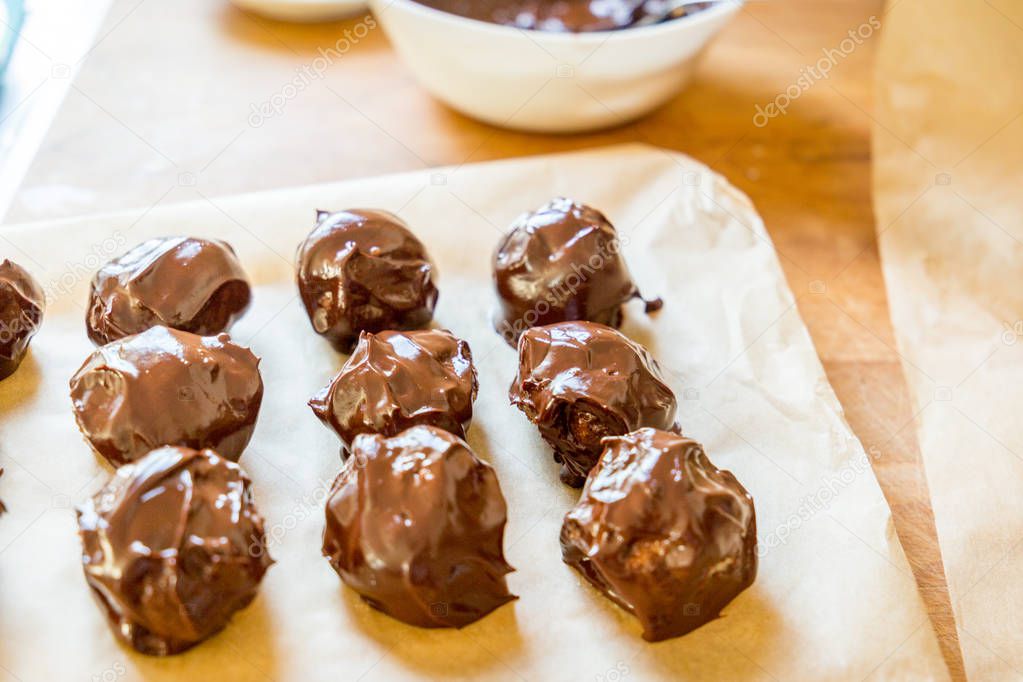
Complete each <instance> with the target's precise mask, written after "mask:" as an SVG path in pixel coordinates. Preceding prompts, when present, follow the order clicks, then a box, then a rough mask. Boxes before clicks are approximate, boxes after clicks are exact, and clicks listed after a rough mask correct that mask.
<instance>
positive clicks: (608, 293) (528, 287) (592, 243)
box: [493, 198, 661, 346]
mask: <svg viewBox="0 0 1023 682" xmlns="http://www.w3.org/2000/svg"><path fill="white" fill-rule="evenodd" d="M493 266H494V282H495V284H496V286H497V295H498V299H499V300H500V310H499V311H498V313H497V314H496V316H495V318H494V328H495V329H496V330H497V331H498V333H500V334H501V335H502V336H503V337H504V338H505V340H506V341H507V342H508V343H509V345H511V346H515V344H516V343H517V342H518V340H519V336H520V335H521V334H522V332H523V331H525V330H526V329H529V328H530V327H538V326H543V325H547V324H553V323H555V322H565V321H568V320H588V321H590V322H599V323H601V324H606V325H609V326H612V327H618V326H619V325H620V324H621V321H622V305H624V304H625V303H626V302H628V301H629V300H630V299H633V298H641V297H640V293H639V290H638V289H637V288H636V285H635V284H633V282H632V276H631V275H630V274H629V269H628V267H627V266H626V265H625V259H624V258H622V255H621V244H620V242H619V239H618V233H617V232H616V231H615V228H614V226H612V225H611V223H610V222H609V221H608V219H607V218H605V217H604V215H603V214H602V213H601V212H600V211H597V210H596V209H593V208H590V207H589V206H585V205H583V204H578V203H576V202H574V201H572V200H571V199H565V198H558V199H554V200H553V201H551V202H550V203H549V204H547V205H546V206H543V207H541V208H540V209H539V210H537V211H535V212H533V213H528V214H526V215H524V216H522V217H521V218H519V219H518V220H517V221H516V222H515V223H514V224H513V225H512V227H511V231H510V232H509V233H508V234H507V235H506V236H505V237H504V239H503V240H502V241H501V243H500V245H499V246H498V247H497V251H496V253H495V254H494V262H493ZM660 307H661V301H660V299H657V300H654V301H650V302H648V303H647V312H652V311H654V310H656V309H658V308H660Z"/></svg>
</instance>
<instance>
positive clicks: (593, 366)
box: [508, 322, 677, 488]
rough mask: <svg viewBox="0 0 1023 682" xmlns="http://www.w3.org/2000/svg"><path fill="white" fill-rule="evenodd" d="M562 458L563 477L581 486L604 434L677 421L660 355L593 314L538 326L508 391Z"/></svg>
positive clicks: (526, 337) (524, 342)
mask: <svg viewBox="0 0 1023 682" xmlns="http://www.w3.org/2000/svg"><path fill="white" fill-rule="evenodd" d="M508 397H509V399H510V400H511V403H512V404H513V405H515V407H517V408H519V409H520V410H522V411H523V412H524V413H525V414H526V416H527V417H529V420H530V421H531V422H533V423H535V424H536V425H537V427H538V428H539V429H540V435H541V436H542V437H543V439H544V440H545V441H547V442H548V443H549V444H550V446H551V447H552V448H554V460H555V461H557V462H561V464H562V467H561V480H562V481H563V482H564V483H566V484H568V485H570V486H572V487H574V488H579V487H581V486H582V484H583V481H584V480H585V479H586V475H587V474H588V473H589V471H590V469H591V468H592V467H593V465H594V464H596V463H597V459H598V458H599V457H600V453H601V450H602V449H603V447H602V445H601V439H603V438H605V437H607V436H621V435H624V434H626V433H628V432H630V431H634V430H636V429H638V428H640V427H644V426H649V427H653V428H658V429H676V428H677V427H676V426H675V410H676V403H675V394H674V393H672V391H671V389H670V388H668V386H667V384H665V383H664V380H663V379H662V378H661V372H660V368H659V366H658V365H657V361H656V360H654V359H653V358H652V357H650V354H649V353H648V352H647V351H646V349H645V348H643V347H642V346H640V345H639V344H637V343H634V342H633V341H630V340H629V339H628V338H626V337H625V335H623V334H622V333H621V332H618V331H616V330H614V329H611V328H610V327H606V326H604V325H600V324H594V323H592V322H562V323H560V324H552V325H550V326H547V327H536V328H533V329H530V330H529V331H527V332H526V333H525V334H523V335H522V338H521V340H520V341H519V371H518V375H517V376H516V377H515V381H514V383H513V384H512V386H511V389H510V390H509V392H508Z"/></svg>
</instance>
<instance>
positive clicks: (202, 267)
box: [85, 237, 252, 345]
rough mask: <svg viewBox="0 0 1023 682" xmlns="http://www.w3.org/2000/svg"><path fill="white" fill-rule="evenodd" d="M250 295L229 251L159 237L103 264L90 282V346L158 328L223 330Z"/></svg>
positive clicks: (215, 244)
mask: <svg viewBox="0 0 1023 682" xmlns="http://www.w3.org/2000/svg"><path fill="white" fill-rule="evenodd" d="M251 300H252V293H251V291H250V290H249V282H248V280H247V279H246V277H245V273H244V272H243V271H242V266H241V264H240V263H239V262H238V258H237V256H235V254H234V250H232V249H231V247H230V246H229V245H228V244H226V243H225V242H222V241H219V240H215V239H192V238H189V237H161V238H158V239H150V240H149V241H146V242H143V243H142V244H139V245H138V246H136V247H135V248H134V249H132V250H131V251H129V252H128V253H126V254H124V255H123V256H121V257H120V258H117V259H115V260H112V261H110V262H109V263H107V264H106V265H104V266H103V267H102V268H101V269H100V270H99V272H97V273H96V276H95V277H94V278H93V280H92V288H91V291H90V293H89V311H88V313H87V314H86V318H85V326H86V329H87V331H88V334H89V338H90V339H92V341H93V343H95V344H96V345H102V344H104V343H110V342H111V341H116V340H117V339H121V338H124V337H125V336H130V335H131V334H137V333H139V332H143V331H145V330H147V329H149V328H150V327H156V326H158V325H163V326H165V327H171V328H173V329H181V330H182V331H186V332H192V333H193V334H202V335H211V334H219V333H221V332H225V331H227V330H228V329H230V328H231V325H232V324H234V322H235V320H237V319H238V318H239V317H241V316H242V314H244V313H245V311H246V310H247V309H248V307H249V303H250V302H251Z"/></svg>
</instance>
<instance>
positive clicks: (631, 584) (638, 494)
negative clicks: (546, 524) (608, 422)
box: [561, 429, 757, 642]
mask: <svg viewBox="0 0 1023 682" xmlns="http://www.w3.org/2000/svg"><path fill="white" fill-rule="evenodd" d="M561 551H562V556H563V558H564V560H565V563H567V564H569V565H570V566H572V567H573V568H575V569H576V570H578V571H579V572H580V573H582V574H583V576H585V577H586V579H587V580H589V581H590V582H591V583H593V585H594V586H596V587H597V589H599V590H600V591H602V592H603V593H604V594H606V595H607V596H608V597H609V598H610V599H611V600H612V601H614V602H615V603H617V604H618V605H619V606H621V607H622V608H624V609H626V610H627V611H629V612H631V613H632V614H633V615H635V616H636V617H637V618H638V619H639V620H640V622H641V623H642V625H643V637H644V639H647V640H649V641H652V642H655V641H658V640H662V639H668V638H670V637H678V636H679V635H684V634H686V633H687V632H690V631H691V630H694V629H696V628H698V627H700V626H701V625H703V624H704V623H707V622H709V621H711V620H713V619H715V618H717V617H718V615H719V614H720V613H721V609H723V608H724V607H725V605H726V604H728V603H729V602H730V601H732V600H733V599H734V598H735V597H736V595H738V594H739V593H740V592H742V591H743V590H745V589H746V588H747V587H749V586H750V585H752V584H753V580H754V579H755V578H756V575H757V522H756V514H755V512H754V508H753V498H752V497H750V494H749V493H748V492H746V489H745V488H743V487H742V485H740V484H739V482H738V481H737V480H735V477H734V476H733V475H732V474H731V473H730V472H728V471H721V470H719V469H717V468H716V467H715V466H714V465H713V464H711V462H710V461H709V460H708V459H707V456H706V455H705V454H704V453H703V448H701V447H700V445H699V443H697V442H695V441H692V440H689V439H688V438H684V437H682V436H679V435H678V434H675V433H669V432H666V431H658V430H655V429H640V430H639V431H634V432H632V433H630V434H628V435H626V436H619V437H614V438H609V439H608V440H607V441H605V449H604V453H603V455H602V456H601V458H600V462H599V463H598V464H597V466H596V467H595V468H594V469H593V471H592V472H591V473H590V476H589V478H588V479H587V481H586V487H585V488H584V489H583V493H582V497H580V499H579V503H578V504H577V505H576V506H575V507H574V508H573V509H572V510H571V511H570V512H568V514H567V515H566V516H565V521H564V524H563V525H562V527H561Z"/></svg>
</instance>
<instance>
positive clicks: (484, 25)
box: [369, 0, 746, 46]
mask: <svg viewBox="0 0 1023 682" xmlns="http://www.w3.org/2000/svg"><path fill="white" fill-rule="evenodd" d="M369 4H370V7H371V8H372V9H373V13H374V14H375V15H379V14H380V13H381V10H383V11H386V10H387V9H388V8H391V7H394V6H398V7H399V8H400V9H403V10H404V11H407V12H411V13H412V14H418V15H420V16H423V17H425V18H428V19H430V20H434V21H439V22H442V23H446V24H448V25H449V26H451V27H452V28H454V29H455V30H459V29H466V30H474V31H479V32H481V33H490V34H493V35H495V36H497V35H501V36H506V37H507V36H511V35H515V34H517V35H525V36H526V37H528V38H529V39H530V40H533V41H543V42H547V43H551V44H560V45H582V46H586V45H592V46H599V45H603V44H604V43H606V42H609V41H611V40H614V41H615V42H622V41H625V40H630V39H643V38H654V37H657V36H659V35H662V34H665V33H671V32H673V31H678V30H682V29H688V28H693V27H695V26H699V25H702V24H707V23H710V22H712V21H715V20H716V19H718V18H721V17H725V16H728V15H730V14H734V13H735V12H738V11H739V10H740V9H742V7H743V6H744V5H745V4H746V0H720V1H719V2H718V3H717V4H715V5H714V6H712V7H708V8H707V9H704V10H700V11H699V12H696V13H694V14H689V15H686V16H684V17H679V18H678V19H672V20H671V21H665V22H662V23H660V24H652V25H650V26H640V27H637V28H623V29H616V30H610V31H586V32H579V33H567V32H559V31H543V30H540V29H533V28H519V27H517V26H507V25H505V24H495V23H492V22H489V21H483V20H481V19H471V18H469V17H463V16H461V15H458V14H452V13H451V12H445V11H444V10H440V9H436V8H434V7H428V6H427V5H423V4H420V3H419V2H416V0H369Z"/></svg>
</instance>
